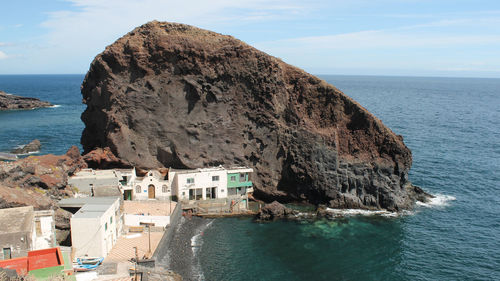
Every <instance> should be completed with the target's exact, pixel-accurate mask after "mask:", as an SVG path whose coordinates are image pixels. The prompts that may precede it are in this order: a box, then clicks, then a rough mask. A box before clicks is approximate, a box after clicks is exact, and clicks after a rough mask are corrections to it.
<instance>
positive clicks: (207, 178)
mask: <svg viewBox="0 0 500 281" xmlns="http://www.w3.org/2000/svg"><path fill="white" fill-rule="evenodd" d="M212 176H219V180H218V181H212ZM188 178H193V179H194V183H192V184H188V183H187V179H188ZM174 183H175V184H174V185H173V186H175V187H174V188H176V190H177V196H178V198H179V200H189V189H192V188H201V189H202V195H203V200H205V199H207V194H206V188H209V187H210V188H211V187H216V188H217V192H216V193H217V194H216V196H217V198H225V197H227V188H226V187H227V174H226V170H207V171H203V170H202V171H196V172H192V173H185V172H177V173H176V174H175V176H174ZM183 193H184V194H183Z"/></svg>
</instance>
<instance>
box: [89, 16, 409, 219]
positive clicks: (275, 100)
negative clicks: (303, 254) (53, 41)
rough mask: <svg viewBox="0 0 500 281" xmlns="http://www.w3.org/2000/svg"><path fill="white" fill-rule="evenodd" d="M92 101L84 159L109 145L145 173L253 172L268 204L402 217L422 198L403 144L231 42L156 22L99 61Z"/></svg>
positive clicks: (328, 88)
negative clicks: (222, 168) (239, 168)
mask: <svg viewBox="0 0 500 281" xmlns="http://www.w3.org/2000/svg"><path fill="white" fill-rule="evenodd" d="M82 95H83V101H84V103H85V104H86V105H87V108H86V110H85V112H84V113H83V114H82V120H83V122H84V123H85V125H86V127H85V130H84V132H83V135H82V144H83V147H84V150H85V153H88V152H90V151H92V150H93V149H95V148H104V147H109V148H110V151H111V152H112V153H113V154H114V155H116V156H117V157H118V158H119V159H120V160H122V161H123V162H124V163H126V164H127V165H132V166H138V167H141V168H157V167H174V168H195V167H202V166H215V165H220V164H224V165H227V166H231V165H247V166H250V167H252V168H254V170H255V174H254V176H253V178H252V180H253V182H254V185H255V194H254V195H255V196H256V197H258V198H260V199H263V200H266V201H272V200H280V201H282V202H283V201H308V202H310V203H314V204H327V205H328V206H330V207H335V208H365V209H366V208H367V209H372V208H373V209H380V208H385V209H389V210H399V209H407V208H411V206H412V205H413V202H414V200H415V198H414V197H413V196H412V194H414V193H412V192H408V188H405V186H408V184H409V182H408V171H409V169H410V167H411V163H412V156H411V152H410V150H409V149H408V148H407V147H406V146H405V144H404V143H403V138H402V137H401V136H398V135H396V134H394V133H393V132H392V131H391V130H390V129H389V128H387V127H386V126H384V125H383V124H382V122H381V121H380V120H378V119H377V118H376V117H374V116H373V115H372V114H371V113H370V112H368V111H367V110H366V109H364V108H363V107H362V106H361V105H359V104H358V103H357V102H355V101H354V100H352V99H351V98H350V97H348V96H347V95H345V94H344V93H342V92H341V91H339V90H338V89H336V88H335V87H334V86H332V85H330V84H328V83H326V82H325V81H323V80H321V79H319V78H317V77H315V76H312V75H310V74H308V73H306V72H304V71H302V70H300V69H298V68H296V67H293V66H291V65H288V64H286V63H284V62H282V61H281V60H279V59H277V58H275V57H272V56H269V55H267V54H265V53H263V52H261V51H259V50H257V49H255V48H253V47H251V46H249V45H247V44H245V43H243V42H241V41H239V40H237V39H235V38H233V37H231V36H225V35H221V34H218V33H214V32H210V31H206V30H202V29H198V28H195V27H192V26H188V25H183V24H174V23H165V22H156V21H154V22H150V23H148V24H145V25H143V26H140V27H138V28H136V29H135V30H133V31H132V32H130V33H128V34H127V35H125V36H124V37H122V38H120V39H118V40H117V41H116V42H115V43H113V44H112V45H110V46H108V47H107V48H106V50H105V51H104V52H103V53H101V54H99V55H98V56H97V57H96V58H95V59H94V61H93V62H92V64H91V67H90V70H89V72H88V73H87V75H86V77H85V80H84V82H83V84H82ZM410 186H411V185H410Z"/></svg>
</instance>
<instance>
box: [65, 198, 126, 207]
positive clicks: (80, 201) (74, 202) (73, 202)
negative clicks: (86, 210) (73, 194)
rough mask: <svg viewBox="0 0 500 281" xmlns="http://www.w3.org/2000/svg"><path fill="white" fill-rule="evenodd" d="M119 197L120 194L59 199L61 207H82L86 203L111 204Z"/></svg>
mask: <svg viewBox="0 0 500 281" xmlns="http://www.w3.org/2000/svg"><path fill="white" fill-rule="evenodd" d="M119 198H120V197H119V196H105V197H78V198H66V199H62V200H61V201H59V203H58V205H59V207H68V208H81V207H83V206H84V205H85V204H92V205H108V206H109V205H111V204H113V203H114V202H115V201H116V199H119Z"/></svg>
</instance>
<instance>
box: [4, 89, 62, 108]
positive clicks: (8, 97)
mask: <svg viewBox="0 0 500 281" xmlns="http://www.w3.org/2000/svg"><path fill="white" fill-rule="evenodd" d="M51 106H53V105H52V104H51V103H50V102H47V101H41V100H39V99H37V98H30V97H22V96H16V95H12V94H8V93H6V92H4V91H0V110H16V109H17V110H23V109H24V110H26V109H35V108H42V107H51Z"/></svg>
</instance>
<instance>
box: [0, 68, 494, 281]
mask: <svg viewBox="0 0 500 281" xmlns="http://www.w3.org/2000/svg"><path fill="white" fill-rule="evenodd" d="M322 78H323V79H325V80H326V81H328V82H330V83H332V84H334V85H335V86H336V87H338V88H339V89H341V90H342V91H344V92H345V93H346V94H348V95H349V96H351V97H352V98H354V99H355V100H357V101H358V102H359V103H360V104H361V105H363V106H364V107H365V108H367V109H368V110H370V111H371V112H372V113H374V114H375V115H376V116H377V117H378V118H380V119H381V120H382V121H383V122H384V123H385V124H386V125H388V126H389V127H390V128H391V129H392V130H393V131H394V132H396V133H397V134H401V135H403V136H404V139H405V142H406V144H407V145H408V147H410V149H411V150H412V151H413V159H414V161H413V167H412V170H411V174H410V179H411V180H412V181H413V183H415V184H417V185H419V186H422V187H423V188H424V189H425V190H427V191H428V192H430V193H432V194H435V195H438V196H437V198H436V200H435V201H434V202H433V204H430V205H428V206H419V207H417V209H416V210H415V211H414V212H413V213H412V214H409V215H405V216H399V217H380V216H352V217H348V218H345V219H339V220H337V221H316V222H302V223H299V222H285V221H279V222H273V223H256V222H253V221H252V220H251V219H236V218H235V219H216V220H212V221H209V220H207V225H206V227H204V228H203V232H202V233H201V234H200V235H199V236H198V237H196V239H198V240H199V241H197V245H201V247H200V248H197V249H196V260H195V262H196V263H198V267H199V268H201V271H202V274H201V275H200V279H205V280H500V79H462V78H410V77H366V76H359V77H355V76H323V77H322ZM82 79H83V75H65V76H58V75H44V76H0V89H1V90H4V91H6V92H9V93H13V94H18V95H26V96H32V97H38V98H40V99H44V100H48V101H50V102H52V103H54V104H57V105H59V107H56V108H47V109H37V110H30V111H12V112H0V151H9V150H10V149H12V148H13V147H15V146H17V145H21V144H25V143H27V142H29V141H31V140H32V139H34V138H38V139H40V141H41V142H42V145H43V147H42V151H41V153H44V154H45V153H59V154H60V153H64V152H65V151H66V150H67V149H68V148H69V146H71V145H79V138H80V135H81V131H82V130H83V124H82V122H81V121H80V114H81V112H82V111H83V110H84V106H83V105H81V96H80V93H79V89H80V83H81V82H82Z"/></svg>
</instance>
